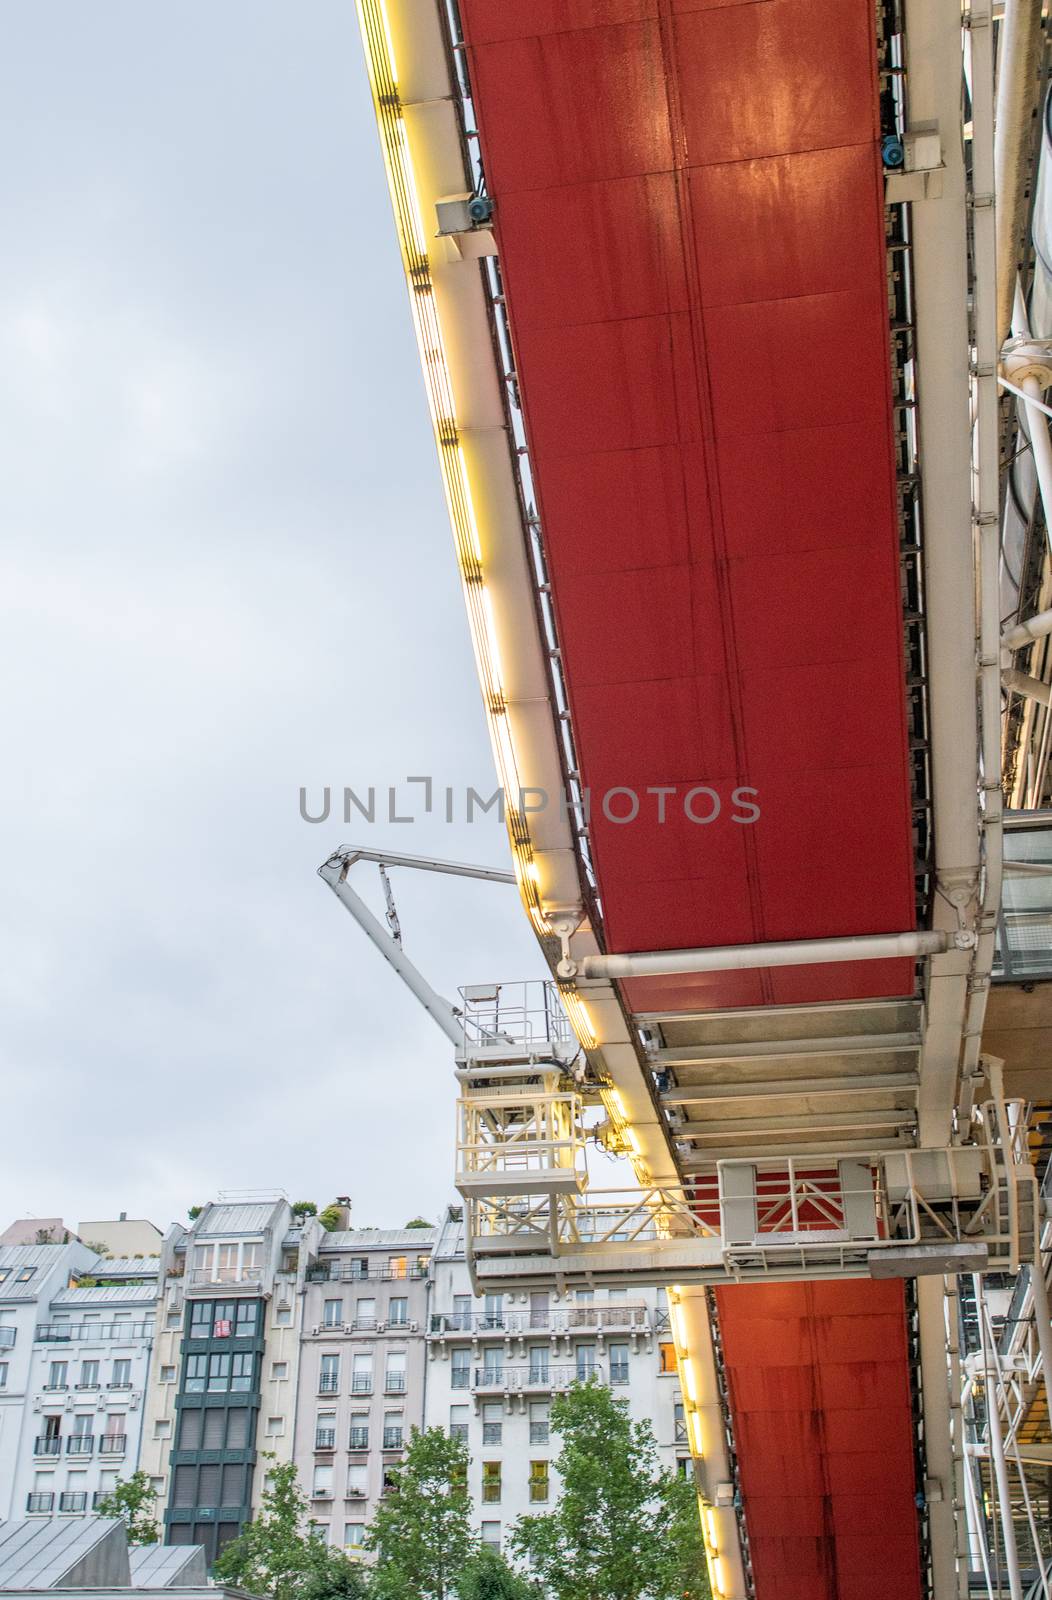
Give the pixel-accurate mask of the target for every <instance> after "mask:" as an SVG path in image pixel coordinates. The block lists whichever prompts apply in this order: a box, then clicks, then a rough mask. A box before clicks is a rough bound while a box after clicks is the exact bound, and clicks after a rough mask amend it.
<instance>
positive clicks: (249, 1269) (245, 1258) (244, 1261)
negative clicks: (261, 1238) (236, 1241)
mask: <svg viewBox="0 0 1052 1600" xmlns="http://www.w3.org/2000/svg"><path fill="white" fill-rule="evenodd" d="M241 1267H242V1270H243V1272H244V1275H245V1276H246V1277H248V1278H255V1277H258V1276H259V1273H260V1272H261V1270H262V1267H263V1246H262V1244H261V1243H259V1242H257V1243H255V1244H243V1245H242V1246H241Z"/></svg>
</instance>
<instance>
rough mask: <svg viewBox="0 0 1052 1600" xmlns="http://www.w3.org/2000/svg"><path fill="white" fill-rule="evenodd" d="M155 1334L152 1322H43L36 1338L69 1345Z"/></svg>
mask: <svg viewBox="0 0 1052 1600" xmlns="http://www.w3.org/2000/svg"><path fill="white" fill-rule="evenodd" d="M153 1332H154V1324H153V1323H152V1322H41V1323H40V1324H38V1326H37V1330H36V1333H35V1335H34V1338H35V1340H36V1342H37V1344H68V1343H69V1342H70V1341H71V1340H73V1339H86V1340H88V1341H89V1342H90V1341H92V1340H95V1339H151V1338H152V1337H153ZM2 1333H3V1330H2V1329H0V1335H2ZM11 1342H12V1344H13V1343H14V1340H12V1341H11ZM2 1343H3V1339H2V1337H0V1344H2Z"/></svg>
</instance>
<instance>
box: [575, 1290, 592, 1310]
mask: <svg viewBox="0 0 1052 1600" xmlns="http://www.w3.org/2000/svg"><path fill="white" fill-rule="evenodd" d="M574 1299H575V1300H576V1301H577V1304H578V1305H579V1306H590V1305H591V1304H592V1301H593V1300H594V1299H595V1290H594V1289H578V1291H577V1293H576V1294H575V1295H574Z"/></svg>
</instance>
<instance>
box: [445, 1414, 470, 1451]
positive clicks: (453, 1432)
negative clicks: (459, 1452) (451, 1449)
mask: <svg viewBox="0 0 1052 1600" xmlns="http://www.w3.org/2000/svg"><path fill="white" fill-rule="evenodd" d="M470 1414H471V1407H470V1406H450V1408H449V1437H450V1438H451V1439H459V1440H460V1442H461V1444H467V1442H468V1419H469V1417H470Z"/></svg>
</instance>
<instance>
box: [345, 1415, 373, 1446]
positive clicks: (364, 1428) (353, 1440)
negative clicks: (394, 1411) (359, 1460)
mask: <svg viewBox="0 0 1052 1600" xmlns="http://www.w3.org/2000/svg"><path fill="white" fill-rule="evenodd" d="M347 1448H348V1449H349V1450H368V1448H369V1413H368V1411H352V1412H351V1432H350V1436H349V1439H348V1444H347Z"/></svg>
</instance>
